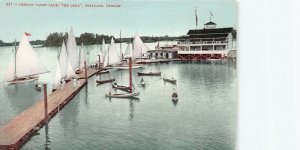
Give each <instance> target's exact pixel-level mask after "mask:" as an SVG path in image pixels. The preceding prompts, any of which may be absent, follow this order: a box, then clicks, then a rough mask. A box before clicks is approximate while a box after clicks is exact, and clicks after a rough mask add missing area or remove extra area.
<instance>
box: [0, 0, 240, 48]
mask: <svg viewBox="0 0 300 150" xmlns="http://www.w3.org/2000/svg"><path fill="white" fill-rule="evenodd" d="M8 2H11V1H10V0H0V18H1V23H0V40H3V41H4V42H11V41H13V40H14V39H17V40H18V39H20V38H21V35H22V33H24V32H28V33H31V34H32V36H31V37H30V40H37V39H41V40H45V39H46V37H47V35H48V34H49V33H52V32H65V31H66V29H67V30H69V29H70V27H71V26H72V27H73V29H74V32H75V36H79V35H80V34H81V33H84V32H90V33H95V34H96V33H97V34H106V35H113V36H116V37H119V32H120V30H122V37H132V36H133V35H134V34H135V32H138V33H139V34H140V35H141V36H152V35H153V36H164V35H169V36H180V35H186V33H187V32H188V30H189V29H194V28H195V7H197V14H198V20H199V22H198V27H200V28H203V24H204V23H206V22H208V21H209V17H210V11H212V13H213V17H212V21H214V22H215V23H217V26H218V27H233V26H236V25H237V4H236V2H235V1H234V0H140V1H138V0H102V1H101V0H97V1H95V0H14V1H13V6H6V3H8ZM20 3H27V4H36V3H38V4H43V3H45V4H62V3H64V4H82V5H85V4H97V5H101V4H102V5H106V4H115V5H120V6H121V7H115V8H99V7H98V8H86V7H80V8H71V7H69V8H63V7H49V6H46V7H36V6H23V7H20V6H18V5H20ZM15 4H16V5H15ZM60 6H61V5H60Z"/></svg>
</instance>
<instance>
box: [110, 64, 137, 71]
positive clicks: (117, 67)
mask: <svg viewBox="0 0 300 150" xmlns="http://www.w3.org/2000/svg"><path fill="white" fill-rule="evenodd" d="M142 67H143V66H142V65H132V69H137V68H142ZM113 68H114V69H120V70H127V69H128V65H122V66H114V67H113Z"/></svg>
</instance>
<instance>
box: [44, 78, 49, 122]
mask: <svg viewBox="0 0 300 150" xmlns="http://www.w3.org/2000/svg"><path fill="white" fill-rule="evenodd" d="M43 87H44V108H45V120H44V121H45V123H47V122H48V102H47V84H43Z"/></svg>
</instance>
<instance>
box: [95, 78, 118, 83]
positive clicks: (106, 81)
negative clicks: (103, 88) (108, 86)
mask: <svg viewBox="0 0 300 150" xmlns="http://www.w3.org/2000/svg"><path fill="white" fill-rule="evenodd" d="M113 81H115V79H109V80H97V81H96V83H98V84H104V83H109V82H113Z"/></svg>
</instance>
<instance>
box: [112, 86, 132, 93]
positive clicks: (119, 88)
mask: <svg viewBox="0 0 300 150" xmlns="http://www.w3.org/2000/svg"><path fill="white" fill-rule="evenodd" d="M112 87H113V88H114V89H118V90H122V91H125V92H129V90H130V87H128V86H122V85H117V84H112Z"/></svg>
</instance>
